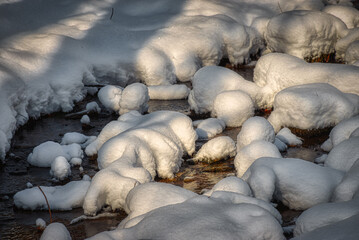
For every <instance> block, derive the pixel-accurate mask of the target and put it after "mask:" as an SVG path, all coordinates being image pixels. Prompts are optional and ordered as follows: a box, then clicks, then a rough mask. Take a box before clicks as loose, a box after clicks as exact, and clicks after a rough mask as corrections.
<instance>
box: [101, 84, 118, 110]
mask: <svg viewBox="0 0 359 240" xmlns="http://www.w3.org/2000/svg"><path fill="white" fill-rule="evenodd" d="M122 91H123V88H122V87H119V86H113V85H107V86H105V87H103V88H101V89H100V91H99V92H98V94H97V96H98V99H99V100H100V102H101V103H102V105H104V106H105V108H106V109H108V110H110V111H114V112H118V111H119V110H120V100H121V96H122Z"/></svg>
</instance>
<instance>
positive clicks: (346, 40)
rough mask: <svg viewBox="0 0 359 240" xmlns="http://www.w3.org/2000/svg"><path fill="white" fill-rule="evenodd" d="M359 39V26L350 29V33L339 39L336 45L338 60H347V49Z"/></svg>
mask: <svg viewBox="0 0 359 240" xmlns="http://www.w3.org/2000/svg"><path fill="white" fill-rule="evenodd" d="M358 40H359V28H352V29H349V30H348V33H347V34H346V35H345V37H343V38H341V39H339V40H338V42H337V43H336V45H335V50H336V53H335V58H336V60H339V61H340V60H341V61H345V58H346V53H347V50H348V48H349V46H350V44H352V43H353V42H355V41H358Z"/></svg>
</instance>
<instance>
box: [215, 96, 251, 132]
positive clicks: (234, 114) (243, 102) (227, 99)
mask: <svg viewBox="0 0 359 240" xmlns="http://www.w3.org/2000/svg"><path fill="white" fill-rule="evenodd" d="M253 115H254V103H253V100H252V98H251V97H250V96H249V95H248V94H247V93H245V92H243V91H240V90H234V91H224V92H222V93H220V94H218V95H217V96H216V98H215V99H214V102H213V110H212V113H211V116H212V117H217V118H218V119H221V120H223V121H224V122H225V124H226V126H227V127H240V126H241V125H242V124H243V122H244V121H246V120H247V119H248V118H250V117H253Z"/></svg>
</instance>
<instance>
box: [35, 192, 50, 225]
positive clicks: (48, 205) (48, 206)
mask: <svg viewBox="0 0 359 240" xmlns="http://www.w3.org/2000/svg"><path fill="white" fill-rule="evenodd" d="M37 187H38V188H39V189H40V191H41V192H42V194H43V195H44V197H45V200H46V204H47V208H48V209H49V214H50V223H52V215H51V208H50V204H49V202H48V201H47V197H46V195H45V193H44V191H42V189H41V187H40V186H37Z"/></svg>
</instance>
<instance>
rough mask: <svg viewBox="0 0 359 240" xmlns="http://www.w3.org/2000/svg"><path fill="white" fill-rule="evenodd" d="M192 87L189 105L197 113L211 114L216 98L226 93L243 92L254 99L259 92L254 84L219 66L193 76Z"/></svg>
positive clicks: (206, 68) (208, 67)
mask: <svg viewBox="0 0 359 240" xmlns="http://www.w3.org/2000/svg"><path fill="white" fill-rule="evenodd" d="M192 86H193V89H192V90H191V92H190V94H189V97H188V103H189V105H190V106H191V109H192V110H194V111H195V112H196V113H208V112H211V111H212V110H213V102H214V100H215V98H216V97H217V95H218V94H220V93H222V92H224V91H231V90H242V91H243V92H245V93H247V94H248V95H249V96H250V97H251V98H252V99H254V98H255V96H256V94H257V91H258V87H257V86H256V85H255V84H254V83H253V82H249V81H247V80H245V79H244V78H243V77H241V76H240V75H239V74H237V73H236V72H234V71H232V70H230V69H227V68H224V67H218V66H207V67H203V68H201V69H200V70H198V71H197V72H196V74H195V75H194V76H193V79H192Z"/></svg>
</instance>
